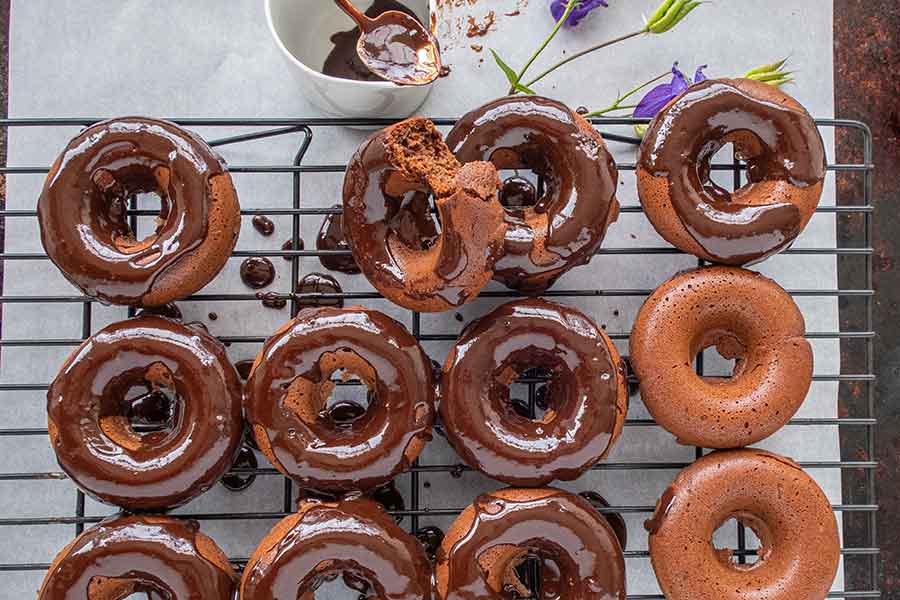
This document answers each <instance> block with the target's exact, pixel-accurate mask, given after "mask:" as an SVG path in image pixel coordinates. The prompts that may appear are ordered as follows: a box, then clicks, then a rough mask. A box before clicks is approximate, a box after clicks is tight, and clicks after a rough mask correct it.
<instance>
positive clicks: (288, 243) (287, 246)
mask: <svg viewBox="0 0 900 600" xmlns="http://www.w3.org/2000/svg"><path fill="white" fill-rule="evenodd" d="M303 247H304V245H303V240H302V239H300V240H297V247H296V248H294V240H285V242H284V243H283V244H282V245H281V249H282V250H284V251H285V252H290V251H291V250H303ZM281 258H283V259H284V260H286V261H291V260H293V257H292V256H282V257H281Z"/></svg>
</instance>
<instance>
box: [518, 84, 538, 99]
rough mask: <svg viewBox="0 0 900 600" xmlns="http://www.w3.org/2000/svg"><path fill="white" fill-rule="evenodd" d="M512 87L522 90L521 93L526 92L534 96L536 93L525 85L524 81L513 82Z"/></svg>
mask: <svg viewBox="0 0 900 600" xmlns="http://www.w3.org/2000/svg"><path fill="white" fill-rule="evenodd" d="M513 87H514V88H516V90H517V91H519V92H522V93H523V94H528V95H530V96H534V95H536V94H537V92H535V91H534V90H533V89H531V88H530V87H528V86H527V85H525V84H524V83H514V84H513Z"/></svg>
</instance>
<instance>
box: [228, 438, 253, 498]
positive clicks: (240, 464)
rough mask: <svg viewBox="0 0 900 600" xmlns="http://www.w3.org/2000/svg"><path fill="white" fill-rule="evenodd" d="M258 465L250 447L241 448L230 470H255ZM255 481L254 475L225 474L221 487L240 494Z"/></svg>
mask: <svg viewBox="0 0 900 600" xmlns="http://www.w3.org/2000/svg"><path fill="white" fill-rule="evenodd" d="M258 466H259V465H258V464H257V462H256V454H254V453H253V450H252V449H251V448H250V446H241V449H240V450H239V451H238V455H237V457H236V458H235V459H234V463H232V465H231V468H232V469H256V468H257V467H258ZM254 481H256V473H226V474H225V476H224V477H222V481H221V483H222V485H223V486H225V488H226V489H227V490H229V491H231V492H240V491H243V490H246V489H247V488H249V487H250V486H251V485H253V482H254Z"/></svg>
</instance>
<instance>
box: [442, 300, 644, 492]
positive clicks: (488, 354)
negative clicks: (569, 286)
mask: <svg viewBox="0 0 900 600" xmlns="http://www.w3.org/2000/svg"><path fill="white" fill-rule="evenodd" d="M534 368H541V369H543V370H545V371H547V372H549V373H548V374H549V376H550V377H549V381H548V383H547V384H546V386H547V388H546V393H545V399H546V403H547V406H548V410H547V412H546V413H545V414H544V415H543V417H542V418H541V419H538V420H531V419H528V418H526V417H525V416H522V415H520V414H517V412H516V411H515V410H514V408H513V404H512V402H511V399H510V385H511V384H512V383H513V382H514V381H515V380H516V379H517V378H518V377H520V376H521V375H523V374H524V373H526V372H527V371H529V370H531V369H534ZM627 410H628V393H627V389H626V381H625V372H624V366H623V364H622V360H621V359H620V357H619V353H618V352H617V351H616V348H615V346H614V345H613V343H612V341H611V340H610V339H609V338H608V337H607V336H606V334H605V333H604V332H603V330H602V329H600V328H599V327H597V326H596V325H595V324H594V323H593V322H592V321H591V320H590V319H589V318H588V317H586V316H585V315H584V314H582V313H581V312H579V311H578V310H575V309H574V308H569V307H566V306H561V305H558V304H551V303H549V302H546V301H544V300H540V299H524V300H517V301H513V302H510V303H508V304H504V305H502V306H500V307H499V308H497V309H496V310H494V311H493V312H491V313H490V314H488V315H486V316H484V317H482V318H481V319H479V320H478V321H475V322H473V323H471V324H470V325H469V326H468V327H466V329H465V330H464V331H463V333H462V335H461V336H460V338H459V340H458V341H457V342H456V344H455V345H454V347H453V349H452V350H451V351H450V354H449V355H448V357H447V361H446V364H445V366H444V376H443V380H442V385H441V405H440V411H441V420H442V421H443V423H444V429H445V430H446V433H447V439H448V440H449V441H450V443H451V444H452V445H453V447H454V448H455V449H456V452H457V453H458V454H459V455H460V457H461V458H462V459H463V460H464V461H465V462H466V463H467V464H468V465H469V466H471V467H473V468H475V469H478V470H479V471H482V472H483V473H485V474H486V475H488V476H490V477H493V478H494V479H497V480H499V481H503V482H504V483H508V484H511V485H526V486H529V485H543V484H545V483H547V482H550V481H553V480H554V479H566V480H568V479H575V478H576V477H578V476H579V475H581V474H582V473H583V472H584V471H585V470H586V469H588V468H589V467H590V466H591V465H593V464H594V463H596V462H597V461H598V460H600V459H601V458H603V457H604V456H605V455H606V454H607V453H608V452H609V449H610V448H611V447H612V445H613V443H614V442H615V441H616V439H617V438H618V437H619V434H620V433H621V432H622V425H623V423H624V420H625V414H626V412H627Z"/></svg>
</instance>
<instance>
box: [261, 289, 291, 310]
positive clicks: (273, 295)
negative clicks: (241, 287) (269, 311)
mask: <svg viewBox="0 0 900 600" xmlns="http://www.w3.org/2000/svg"><path fill="white" fill-rule="evenodd" d="M256 298H257V299H258V300H259V301H260V303H261V304H262V305H263V306H265V307H266V308H274V309H275V310H281V309H282V308H284V307H285V306H287V300H285V299H284V298H282V297H281V296H280V295H279V294H278V292H256Z"/></svg>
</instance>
